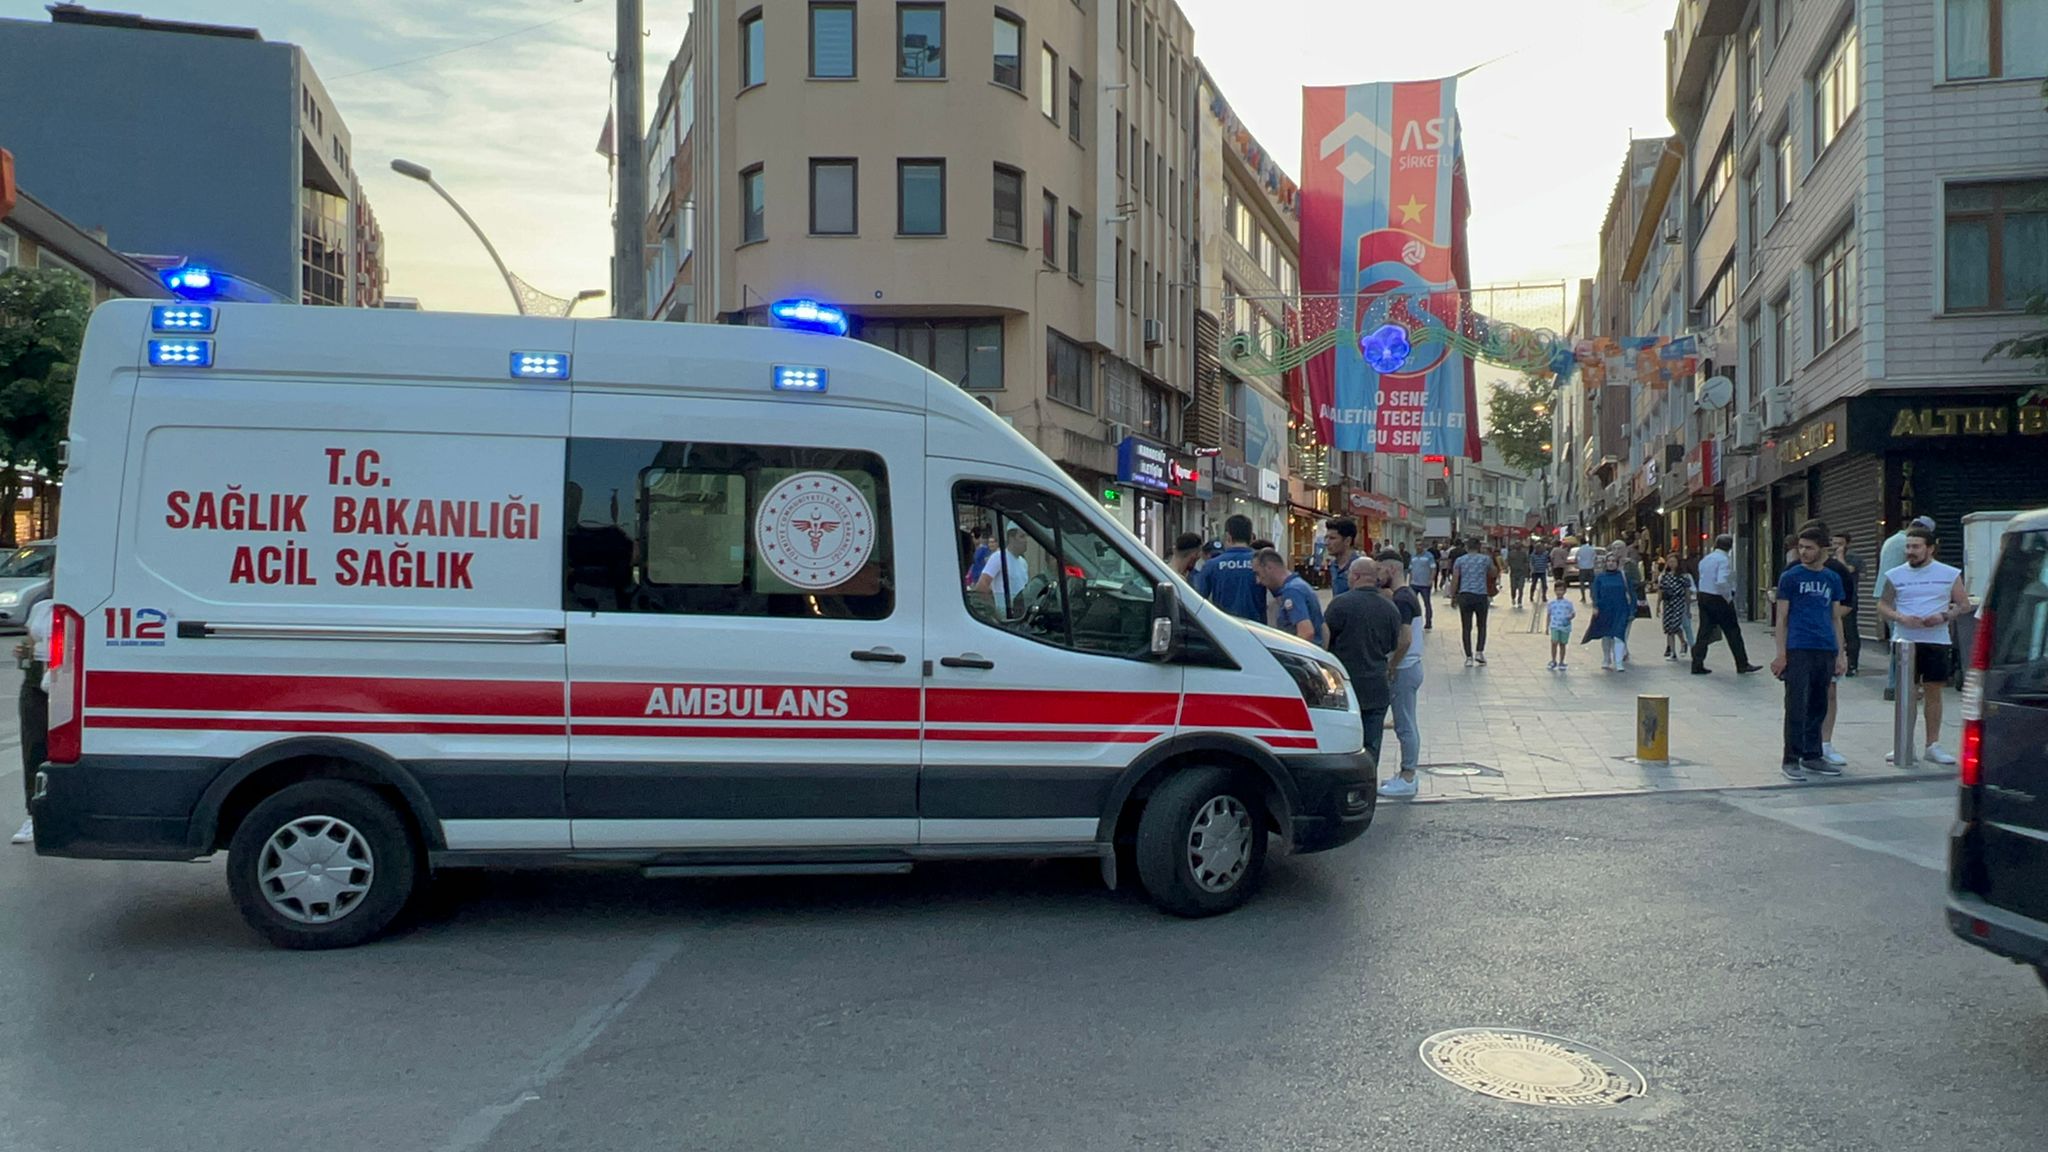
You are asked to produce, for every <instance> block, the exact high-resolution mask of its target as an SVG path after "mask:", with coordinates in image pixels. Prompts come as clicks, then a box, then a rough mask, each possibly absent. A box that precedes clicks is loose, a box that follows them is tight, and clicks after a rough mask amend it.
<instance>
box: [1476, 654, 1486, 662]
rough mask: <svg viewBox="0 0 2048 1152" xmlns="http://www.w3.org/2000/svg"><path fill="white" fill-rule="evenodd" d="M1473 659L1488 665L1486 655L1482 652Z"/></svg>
mask: <svg viewBox="0 0 2048 1152" xmlns="http://www.w3.org/2000/svg"><path fill="white" fill-rule="evenodd" d="M1473 659H1475V660H1478V661H1479V662H1480V663H1481V664H1484V663H1486V653H1484V652H1481V653H1480V654H1479V655H1478V656H1475V657H1473Z"/></svg>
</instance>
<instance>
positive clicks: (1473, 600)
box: [1458, 592, 1493, 656]
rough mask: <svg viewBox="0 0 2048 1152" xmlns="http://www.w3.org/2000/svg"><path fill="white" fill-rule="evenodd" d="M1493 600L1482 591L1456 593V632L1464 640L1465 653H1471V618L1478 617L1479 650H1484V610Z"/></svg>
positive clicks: (1490, 605)
mask: <svg viewBox="0 0 2048 1152" xmlns="http://www.w3.org/2000/svg"><path fill="white" fill-rule="evenodd" d="M1492 606H1493V601H1491V600H1488V599H1487V598H1486V593H1484V592H1460V593H1458V634H1459V635H1460V636H1461V637H1463V638H1464V641H1465V655H1467V656H1470V655H1472V619H1473V617H1475V616H1476V617H1478V618H1479V650H1480V651H1481V652H1484V651H1486V611H1487V609H1488V608H1491V607H1492Z"/></svg>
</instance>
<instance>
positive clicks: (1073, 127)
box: [1067, 72, 1081, 144]
mask: <svg viewBox="0 0 2048 1152" xmlns="http://www.w3.org/2000/svg"><path fill="white" fill-rule="evenodd" d="M1067 139H1069V140H1072V141H1073V142H1074V143H1076V144H1079V143H1080V142H1081V74H1080V73H1079V72H1068V73H1067Z"/></svg>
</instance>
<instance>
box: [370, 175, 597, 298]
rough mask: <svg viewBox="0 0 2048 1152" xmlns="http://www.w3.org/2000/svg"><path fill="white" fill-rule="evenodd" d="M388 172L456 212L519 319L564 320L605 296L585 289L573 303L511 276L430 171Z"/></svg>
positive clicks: (489, 241) (486, 241)
mask: <svg viewBox="0 0 2048 1152" xmlns="http://www.w3.org/2000/svg"><path fill="white" fill-rule="evenodd" d="M391 170H392V171H393V172H396V173H398V174H399V175H400V176H404V177H406V178H408V179H412V180H417V181H419V182H420V183H422V184H425V185H426V186H427V187H429V188H432V189H433V190H434V191H435V192H436V193H438V194H439V195H440V197H441V199H443V200H446V201H447V202H448V206H449V207H450V208H453V209H455V214H456V215H457V216H460V217H462V222H463V223H464V224H467V225H469V230H470V231H471V232H473V233H475V234H476V238H477V242H478V243H480V244H482V245H483V246H484V251H486V252H488V253H490V255H491V263H493V264H495V265H497V266H498V275H500V276H502V277H504V278H505V288H506V290H507V291H509V292H511V293H512V307H514V308H516V309H517V310H518V311H519V314H520V315H521V316H567V315H568V314H569V313H570V312H572V311H574V310H575V308H576V305H578V304H581V303H583V302H584V301H585V300H596V299H598V298H600V297H602V296H603V295H604V292H603V291H601V290H599V289H596V288H586V289H584V290H583V291H581V292H578V293H577V294H576V295H575V297H574V298H573V299H564V298H563V297H560V296H554V295H550V294H549V293H546V292H543V291H541V290H540V289H538V288H535V287H534V286H533V285H531V284H528V283H527V282H526V281H524V280H521V279H520V278H519V277H517V276H514V275H513V274H512V270H511V269H509V268H507V267H505V262H504V261H503V260H501V259H499V257H498V249H497V248H496V247H495V246H494V245H492V243H491V238H490V237H488V236H486V235H484V230H483V229H482V228H479V227H477V223H476V221H475V220H473V219H471V218H470V215H469V213H467V212H465V211H463V210H462V205H460V204H457V203H456V202H455V197H453V196H450V195H449V194H448V190H447V189H446V188H443V187H441V185H440V184H438V183H436V182H435V180H434V173H433V171H432V170H431V169H429V168H428V167H427V166H426V165H424V164H415V163H413V162H412V161H410V160H393V161H392V162H391Z"/></svg>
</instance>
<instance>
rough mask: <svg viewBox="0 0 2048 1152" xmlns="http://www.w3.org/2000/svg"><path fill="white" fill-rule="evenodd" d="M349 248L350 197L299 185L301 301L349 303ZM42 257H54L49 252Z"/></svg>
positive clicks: (306, 302)
mask: <svg viewBox="0 0 2048 1152" xmlns="http://www.w3.org/2000/svg"><path fill="white" fill-rule="evenodd" d="M349 252H350V246H349V233H348V201H347V200H344V199H342V198H341V197H339V196H333V195H330V194H328V193H326V192H322V191H320V190H319V189H318V188H301V189H299V264H300V268H299V273H300V280H299V302H300V303H302V304H346V303H348V274H349ZM42 258H43V259H49V258H51V257H50V254H49V253H47V252H46V253H44V254H43V257H42ZM39 262H40V261H39ZM42 266H43V267H48V266H49V265H48V264H47V263H44V264H43V265H42ZM80 275H81V276H83V275H84V274H83V273H80ZM88 283H90V281H88Z"/></svg>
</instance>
